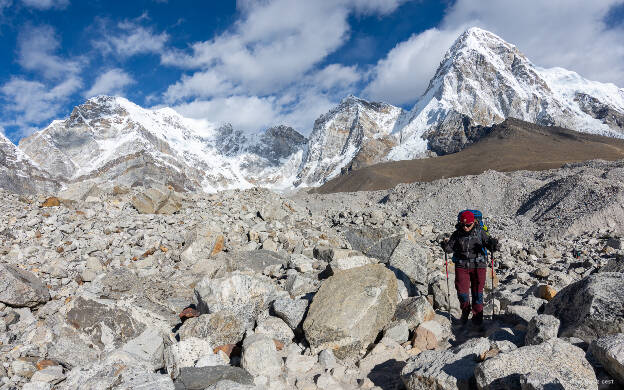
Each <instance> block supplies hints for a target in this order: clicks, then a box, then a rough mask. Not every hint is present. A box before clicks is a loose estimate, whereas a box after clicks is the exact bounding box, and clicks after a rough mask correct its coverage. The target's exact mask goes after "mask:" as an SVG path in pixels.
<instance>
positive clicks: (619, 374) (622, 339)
mask: <svg viewBox="0 0 624 390" xmlns="http://www.w3.org/2000/svg"><path fill="white" fill-rule="evenodd" d="M589 349H590V352H591V354H592V355H593V356H594V358H596V359H597V360H598V361H599V362H600V364H602V366H603V367H604V368H605V370H606V371H607V372H608V373H609V374H611V376H613V377H614V378H615V379H616V380H617V381H618V382H619V383H620V384H621V385H624V334H623V333H618V334H612V335H608V336H604V337H601V338H599V339H597V340H594V341H592V343H591V345H590V347H589Z"/></svg>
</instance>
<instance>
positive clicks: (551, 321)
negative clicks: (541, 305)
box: [525, 314, 559, 345]
mask: <svg viewBox="0 0 624 390" xmlns="http://www.w3.org/2000/svg"><path fill="white" fill-rule="evenodd" d="M558 332H559V320H558V319H557V318H556V317H554V316H551V315H548V314H540V315H537V316H535V317H533V318H532V319H531V321H529V326H528V328H527V334H526V338H525V344H526V345H536V344H540V343H543V342H544V341H547V340H550V339H553V338H556V337H557V333H558Z"/></svg>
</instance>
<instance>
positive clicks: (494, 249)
mask: <svg viewBox="0 0 624 390" xmlns="http://www.w3.org/2000/svg"><path fill="white" fill-rule="evenodd" d="M490 241H491V246H492V252H500V250H501V244H500V242H498V240H497V239H496V238H493V237H492V238H491V239H490Z"/></svg>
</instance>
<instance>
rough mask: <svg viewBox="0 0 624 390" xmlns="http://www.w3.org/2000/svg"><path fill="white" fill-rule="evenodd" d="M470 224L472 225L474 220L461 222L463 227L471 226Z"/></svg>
mask: <svg viewBox="0 0 624 390" xmlns="http://www.w3.org/2000/svg"><path fill="white" fill-rule="evenodd" d="M472 225H474V222H472V223H462V226H463V227H471V226H472Z"/></svg>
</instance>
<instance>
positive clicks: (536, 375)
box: [520, 372, 565, 390]
mask: <svg viewBox="0 0 624 390" xmlns="http://www.w3.org/2000/svg"><path fill="white" fill-rule="evenodd" d="M520 388H521V389H522V390H565V387H563V385H562V384H561V382H559V379H557V378H555V377H553V376H552V375H550V374H548V373H544V372H530V373H528V374H523V375H520Z"/></svg>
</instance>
